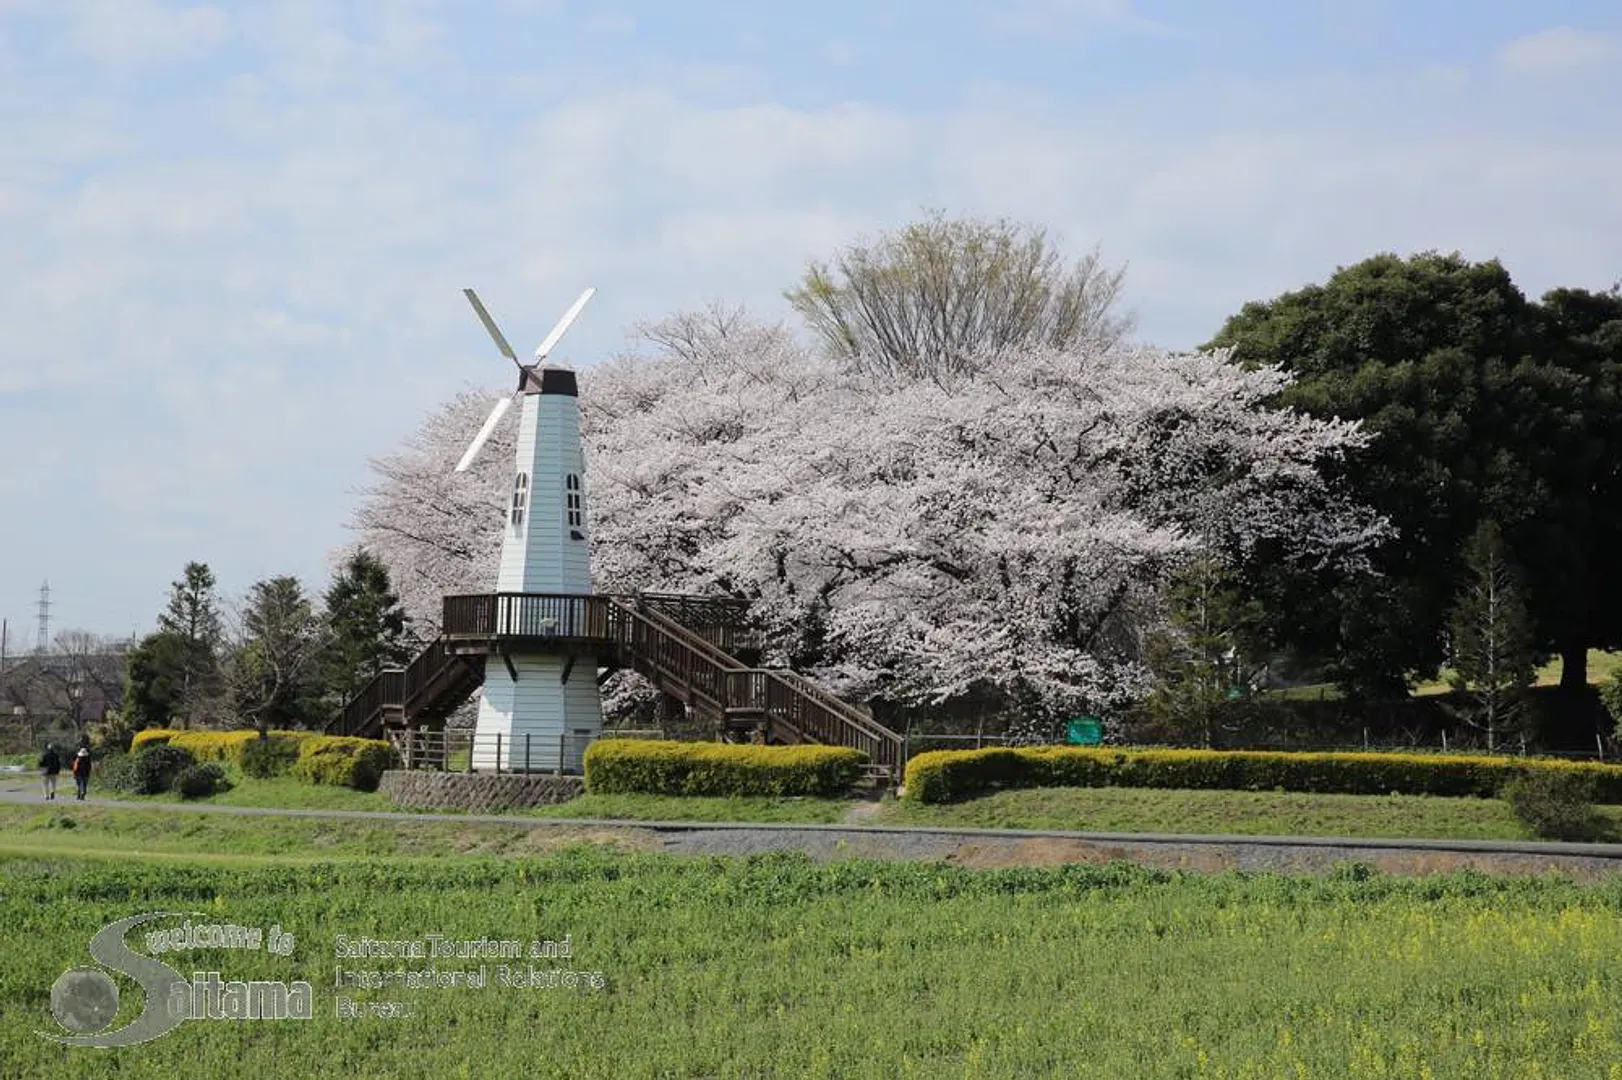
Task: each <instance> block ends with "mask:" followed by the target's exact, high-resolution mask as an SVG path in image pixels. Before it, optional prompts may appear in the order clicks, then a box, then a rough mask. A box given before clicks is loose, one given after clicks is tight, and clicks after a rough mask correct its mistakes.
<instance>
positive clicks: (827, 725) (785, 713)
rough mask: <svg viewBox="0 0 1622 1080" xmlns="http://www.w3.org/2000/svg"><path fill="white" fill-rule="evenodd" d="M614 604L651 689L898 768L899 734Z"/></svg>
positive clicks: (800, 683) (656, 617) (793, 681)
mask: <svg viewBox="0 0 1622 1080" xmlns="http://www.w3.org/2000/svg"><path fill="white" fill-rule="evenodd" d="M615 603H616V607H617V608H619V609H620V610H621V611H625V613H626V614H627V615H629V616H633V617H634V625H636V626H637V627H638V630H639V637H638V639H637V640H636V642H635V644H633V646H632V657H633V661H634V660H636V659H637V658H638V657H639V656H642V657H645V658H646V659H645V660H644V662H648V661H649V660H651V661H652V665H651V666H654V667H655V668H657V669H658V670H656V671H653V672H648V671H644V674H646V675H649V676H650V677H652V678H653V679H654V680H655V681H656V682H660V681H668V679H670V678H672V677H674V678H676V679H677V680H679V681H682V682H683V683H684V684H685V685H687V686H689V687H698V688H700V689H701V690H702V692H703V695H704V697H705V698H706V699H708V700H707V701H706V702H704V704H706V705H708V707H709V710H710V711H712V712H714V713H718V714H720V715H721V716H722V717H723V718H724V717H725V715H726V713H728V712H729V711H735V710H743V711H750V712H758V713H760V714H761V715H762V717H763V718H764V719H765V720H766V722H767V723H768V725H770V724H773V723H776V724H782V725H786V726H787V727H788V728H790V729H791V730H792V731H793V732H794V733H795V734H796V735H798V736H799V738H801V739H802V740H805V741H808V742H819V743H827V744H830V745H834V746H849V747H853V748H855V749H857V750H863V751H865V752H866V753H867V755H868V757H869V758H870V759H871V760H872V763H873V764H874V765H877V766H881V767H883V768H886V769H888V770H890V771H891V772H892V773H894V772H896V771H898V770H899V769H900V768H901V765H902V764H903V762H902V760H901V758H902V739H901V736H900V735H898V734H897V733H895V732H893V731H891V730H890V729H889V728H887V727H885V726H884V725H882V724H880V723H878V722H877V721H875V720H874V719H873V718H872V717H870V716H868V715H867V714H866V713H865V712H863V711H862V710H861V709H858V708H857V707H856V706H854V705H852V704H850V703H849V702H846V701H842V700H840V699H839V698H837V697H835V696H834V695H832V694H830V693H828V691H826V690H824V689H823V688H822V687H820V686H818V685H817V684H816V683H814V682H812V681H811V680H810V679H807V678H805V677H804V676H803V675H799V674H796V673H795V672H792V671H788V670H778V669H772V668H751V667H747V666H745V665H744V664H743V663H741V662H740V661H738V660H737V659H735V658H733V657H732V656H730V655H728V654H727V653H726V652H725V651H724V650H722V649H721V648H719V647H717V646H716V645H714V644H712V643H711V642H708V641H706V640H704V639H703V638H702V637H699V636H697V635H696V634H694V633H693V632H692V631H690V630H688V629H687V628H686V627H683V626H681V625H679V624H677V623H676V622H675V621H674V620H673V619H672V618H670V617H668V616H666V615H664V614H663V613H661V612H659V611H656V610H653V611H650V610H637V609H630V610H628V611H627V610H626V609H625V605H624V604H623V602H621V601H616V602H615ZM642 627H645V628H646V635H647V638H649V639H651V641H650V642H648V643H646V644H645V643H644V642H643V641H642V640H641V638H640V631H641V628H642ZM678 696H680V695H678Z"/></svg>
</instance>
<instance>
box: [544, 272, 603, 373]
mask: <svg viewBox="0 0 1622 1080" xmlns="http://www.w3.org/2000/svg"><path fill="white" fill-rule="evenodd" d="M596 291H597V290H596V289H595V288H589V289H587V290H586V291H585V292H583V293H581V294H580V298H579V299H578V300H576V301H575V302H574V306H572V307H571V308H569V310H568V311H565V312H564V313H563V318H561V319H559V320H558V324H557V325H556V326H554V327H552V332H551V333H550V334H548V335H546V340H545V341H543V342H541V344H540V347H539V348H537V349H536V350H535V362H536V363H537V364H539V363H540V362H541V361H542V360H545V359H546V357H547V355H548V354H549V353H551V351H552V349H553V348H554V347H555V346H556V345H557V343H558V341H559V340H560V339H561V338H562V337H563V335H564V334H565V333H567V332H568V330H569V324H570V323H572V322H574V320H575V318H576V317H577V316H578V315H579V314H580V310H581V309H582V308H584V307H585V306H586V301H588V300H590V299H591V297H592V294H594V293H595V292H596Z"/></svg>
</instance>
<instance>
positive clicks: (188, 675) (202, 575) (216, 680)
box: [158, 562, 225, 726]
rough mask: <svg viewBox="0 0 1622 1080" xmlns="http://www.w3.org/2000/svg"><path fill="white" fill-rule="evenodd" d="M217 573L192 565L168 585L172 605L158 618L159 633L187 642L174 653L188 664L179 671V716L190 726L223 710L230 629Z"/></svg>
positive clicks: (202, 566) (177, 674) (195, 564)
mask: <svg viewBox="0 0 1622 1080" xmlns="http://www.w3.org/2000/svg"><path fill="white" fill-rule="evenodd" d="M214 589H215V581H214V572H213V571H212V570H210V569H209V568H208V564H207V563H200V562H189V563H187V564H186V566H185V569H184V570H182V571H181V576H180V579H179V580H177V581H175V582H174V583H173V584H172V585H170V587H169V604H168V607H166V608H165V609H164V610H163V612H162V613H161V614H160V615H159V616H158V631H159V633H163V634H172V635H175V636H177V637H179V638H182V639H184V640H185V641H186V642H187V646H188V647H187V648H185V649H184V650H181V651H179V652H176V653H174V654H173V655H174V657H175V658H177V659H179V660H180V661H181V662H182V663H183V664H184V665H185V666H184V667H183V668H182V669H181V670H180V671H179V672H178V673H176V676H177V678H178V680H179V683H180V699H179V700H178V702H177V704H176V710H175V713H174V715H176V716H181V717H183V718H184V720H183V722H184V723H186V724H187V725H188V726H189V724H190V722H191V721H192V720H193V719H194V718H208V717H214V716H217V715H218V714H219V713H220V712H221V711H222V709H221V705H222V704H223V703H222V696H223V694H224V689H225V687H224V680H223V678H222V675H221V670H220V658H221V653H222V652H223V651H224V638H225V631H224V625H223V623H222V621H221V619H220V611H219V600H218V598H217V596H216V595H215V591H214Z"/></svg>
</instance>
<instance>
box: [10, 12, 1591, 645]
mask: <svg viewBox="0 0 1622 1080" xmlns="http://www.w3.org/2000/svg"><path fill="white" fill-rule="evenodd" d="M1619 103H1622V5H1618V4H1616V3H1615V0H1586V2H1584V0H1570V2H1561V0H1543V2H1540V3H1537V4H1528V3H1524V2H1505V0H1228V2H1225V3H1221V4H1213V3H1209V2H1207V0H986V2H983V3H981V2H968V0H907V2H902V0H866V2H846V0H821V2H819V3H815V4H775V3H761V2H741V0H740V2H721V0H682V2H681V3H675V2H672V0H648V2H640V3H638V2H626V3H585V2H574V0H364V2H363V0H355V2H314V0H254V2H252V3H237V4H231V3H218V4H197V3H188V2H180V0H176V2H166V0H0V616H3V617H5V618H6V619H7V620H8V621H9V625H10V634H11V646H10V647H11V648H12V649H13V650H16V649H19V648H28V647H31V646H32V645H33V644H34V638H35V628H36V619H35V613H36V602H37V600H38V597H39V586H40V584H41V582H42V581H44V580H47V579H48V580H49V581H50V584H51V589H52V601H53V605H52V631H53V633H54V632H57V631H62V630H67V629H75V628H77V629H85V630H90V631H93V632H97V633H103V634H109V635H118V636H127V635H133V634H137V633H145V632H147V631H149V630H150V629H151V628H152V626H153V624H154V622H155V619H156V615H157V612H158V611H159V610H160V609H161V607H162V605H163V603H164V600H165V597H166V595H167V592H168V586H169V583H170V582H171V581H172V580H174V579H175V578H176V577H178V576H179V574H180V571H181V568H182V567H183V565H184V564H185V563H186V562H187V561H190V560H194V559H195V560H200V561H203V562H207V563H208V564H209V565H210V566H211V567H212V568H213V569H214V571H215V573H216V574H217V575H218V578H219V581H220V587H221V591H222V593H223V594H224V595H225V596H227V597H228V598H230V597H237V596H240V595H242V594H243V593H245V592H246V591H247V589H248V588H249V586H250V585H251V584H252V583H253V582H254V581H256V580H259V579H262V578H265V577H269V576H272V575H277V574H296V575H298V576H299V577H300V578H301V579H303V580H304V582H305V583H306V585H308V586H309V587H310V588H311V589H312V590H313V591H320V590H321V589H323V588H324V587H325V584H326V581H327V578H328V575H329V572H330V565H331V555H332V552H333V551H334V550H335V549H337V548H339V547H340V546H341V545H344V544H345V543H348V542H350V541H351V540H352V536H351V534H350V533H349V531H348V529H347V527H346V525H347V522H348V520H349V518H350V515H351V513H352V512H353V509H354V506H355V505H356V502H357V499H358V497H359V492H360V491H361V489H362V488H363V487H364V486H365V485H366V483H367V482H368V466H367V461H368V459H369V458H370V457H373V456H376V455H380V454H384V453H387V452H389V451H390V450H392V449H394V448H396V447H398V446H399V445H400V444H401V442H402V441H403V440H404V439H406V438H407V437H408V436H409V435H410V433H411V432H412V431H413V430H414V429H415V428H416V427H417V426H418V424H419V423H420V421H421V419H422V418H423V416H424V415H425V414H426V413H427V412H428V411H430V410H432V409H433V408H434V407H435V406H436V405H438V404H439V403H441V402H443V401H444V400H445V399H446V398H448V397H449V396H451V395H453V394H455V393H456V392H457V391H459V390H462V389H465V388H467V387H470V386H472V387H490V388H492V391H497V390H502V389H505V388H507V386H508V384H509V383H510V381H511V378H510V367H506V366H504V365H506V364H507V362H506V361H505V360H502V359H501V358H500V357H499V356H498V355H497V354H496V353H495V352H494V350H493V347H492V346H491V344H490V342H489V339H488V338H487V337H486V336H485V334H484V332H483V330H482V329H481V328H480V326H479V324H478V322H477V320H476V319H475V318H474V316H473V314H472V312H471V311H470V310H469V309H468V307H467V305H466V303H465V302H464V300H463V298H462V297H461V295H460V294H459V292H460V289H461V288H462V287H464V286H468V285H471V286H474V287H475V288H477V289H478V290H479V292H480V295H481V296H482V297H483V298H484V300H485V303H486V304H487V305H488V306H489V307H490V309H491V310H492V312H493V313H494V315H495V317H496V319H497V320H498V321H499V322H500V323H501V324H502V326H503V327H504V329H505V330H506V332H507V336H508V337H509V338H510V339H512V341H513V343H514V345H515V346H516V347H517V348H519V349H520V350H525V349H527V348H532V347H533V343H534V342H536V341H538V340H539V339H540V337H541V336H543V335H544V334H545V332H546V330H547V329H548V328H549V327H550V326H551V324H552V322H553V320H554V319H555V318H556V317H557V315H558V314H560V313H561V312H562V310H563V309H564V308H565V307H567V306H568V304H569V302H570V301H571V300H572V299H573V298H574V297H575V296H576V295H577V294H578V293H579V292H580V290H581V289H582V288H584V287H585V286H586V285H594V286H596V287H597V289H598V293H597V296H596V298H595V299H594V300H593V302H592V304H591V305H590V306H589V307H588V308H587V309H586V312H585V314H583V315H582V316H581V318H580V320H579V321H578V322H577V323H576V324H575V327H574V329H573V330H572V331H571V332H570V334H569V336H568V337H567V338H566V339H565V342H564V344H563V346H562V347H561V348H560V349H559V350H558V352H557V353H556V354H554V355H555V357H556V358H559V359H562V360H563V361H565V362H568V363H571V364H574V365H576V366H589V365H590V364H592V363H593V362H595V361H597V360H600V359H602V358H604V357H607V356H610V355H612V354H614V353H615V352H617V351H620V350H623V349H625V348H626V347H627V343H628V341H629V340H630V334H631V330H632V328H633V327H634V326H635V325H636V324H637V323H639V322H644V321H648V320H653V319H657V318H660V317H662V316H665V315H668V314H670V313H673V312H676V311H680V310H685V309H690V308H694V307H699V306H703V305H705V304H708V303H710V302H712V301H716V300H720V301H723V302H726V303H731V304H743V305H746V306H747V307H748V308H749V309H750V310H751V311H753V312H755V313H756V314H759V315H762V316H764V317H767V318H772V319H779V318H781V319H787V320H793V314H792V312H791V311H790V309H789V308H788V306H787V304H786V302H785V301H784V300H783V299H782V291H783V289H785V288H787V287H789V286H791V285H792V284H793V283H794V282H795V280H796V279H797V278H798V276H799V275H800V274H801V273H802V272H803V269H804V267H805V265H806V263H807V261H808V260H810V259H817V258H827V257H830V256H832V255H834V254H836V253H837V251H838V250H839V248H840V247H841V246H843V245H846V244H850V243H853V242H857V241H860V240H862V239H864V238H871V237H873V236H875V235H876V234H877V233H878V232H880V231H882V230H885V229H891V228H895V227H898V226H901V225H903V224H905V223H906V222H908V221H910V220H914V219H916V218H918V217H920V216H922V215H923V214H924V213H926V212H928V211H930V210H936V209H938V210H942V211H944V212H946V213H948V214H951V215H975V216H987V217H1004V216H1005V217H1009V218H1012V219H1015V220H1019V221H1024V222H1030V223H1033V224H1037V225H1041V226H1044V227H1046V228H1048V229H1050V230H1051V231H1052V233H1053V234H1054V235H1055V236H1056V238H1057V239H1058V240H1059V241H1060V243H1061V244H1062V246H1063V248H1064V250H1065V251H1066V252H1068V253H1070V254H1071V255H1072V256H1075V257H1079V256H1081V255H1083V254H1085V253H1086V252H1087V251H1089V250H1091V249H1093V248H1094V247H1096V248H1097V249H1098V250H1099V252H1100V254H1101V255H1102V257H1103V259H1104V261H1105V262H1106V263H1108V264H1110V265H1124V266H1125V267H1126V293H1125V298H1124V303H1125V305H1126V306H1127V307H1128V308H1129V309H1131V310H1132V311H1133V312H1135V313H1136V315H1137V317H1138V324H1139V331H1140V334H1141V336H1142V337H1143V339H1144V340H1146V341H1147V342H1149V343H1151V344H1155V345H1160V346H1164V347H1167V348H1187V347H1192V346H1196V345H1198V344H1200V343H1201V342H1203V341H1206V340H1208V339H1209V338H1210V337H1211V336H1212V335H1213V334H1214V333H1215V332H1216V331H1217V330H1218V329H1219V328H1220V327H1221V325H1222V322H1223V320H1224V319H1225V318H1226V317H1227V316H1228V315H1230V314H1232V313H1233V312H1235V311H1236V310H1238V308H1239V307H1240V306H1241V305H1242V304H1244V303H1245V302H1246V301H1249V300H1257V299H1265V298H1268V297H1271V296H1275V295H1277V294H1279V293H1281V292H1284V291H1287V290H1290V289H1295V288H1299V287H1301V286H1302V285H1305V284H1307V283H1310V282H1315V281H1323V280H1324V279H1325V278H1327V277H1328V276H1329V275H1331V274H1332V273H1333V272H1334V271H1335V269H1336V268H1337V267H1339V266H1344V265H1348V264H1351V263H1354V262H1357V261H1359V260H1361V259H1363V258H1365V257H1367V256H1369V255H1372V254H1375V253H1377V252H1381V251H1396V252H1399V253H1402V254H1411V253H1415V252H1419V251H1425V250H1443V251H1460V252H1462V253H1463V254H1464V255H1466V256H1467V257H1469V258H1472V259H1489V258H1499V259H1501V260H1502V261H1503V263H1504V264H1505V266H1507V267H1508V269H1509V271H1510V273H1511V274H1512V275H1513V276H1514V278H1515V280H1516V281H1517V283H1518V284H1519V285H1520V287H1521V288H1522V289H1523V291H1525V292H1527V293H1528V294H1529V295H1533V296H1536V295H1540V294H1541V293H1542V292H1543V291H1545V290H1547V289H1549V288H1553V287H1555V286H1557V285H1563V286H1576V287H1584V288H1592V289H1602V288H1606V287H1608V286H1609V285H1611V284H1612V283H1613V282H1615V281H1616V280H1617V279H1618V278H1622V179H1619V178H1622V109H1619V108H1618V104H1619Z"/></svg>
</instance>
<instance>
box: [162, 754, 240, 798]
mask: <svg viewBox="0 0 1622 1080" xmlns="http://www.w3.org/2000/svg"><path fill="white" fill-rule="evenodd" d="M230 787H231V784H230V782H229V781H227V780H226V778H225V770H224V769H222V768H221V767H220V766H219V765H218V764H217V763H215V762H212V761H207V762H203V763H202V764H199V765H188V766H186V768H184V769H182V770H181V771H180V774H179V775H178V776H176V777H175V784H174V790H175V791H177V792H179V794H180V797H181V798H183V799H206V798H208V797H209V796H210V795H214V794H217V793H219V792H221V791H226V790H228V789H229V788H230Z"/></svg>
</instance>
